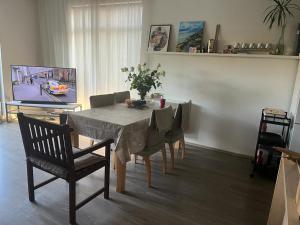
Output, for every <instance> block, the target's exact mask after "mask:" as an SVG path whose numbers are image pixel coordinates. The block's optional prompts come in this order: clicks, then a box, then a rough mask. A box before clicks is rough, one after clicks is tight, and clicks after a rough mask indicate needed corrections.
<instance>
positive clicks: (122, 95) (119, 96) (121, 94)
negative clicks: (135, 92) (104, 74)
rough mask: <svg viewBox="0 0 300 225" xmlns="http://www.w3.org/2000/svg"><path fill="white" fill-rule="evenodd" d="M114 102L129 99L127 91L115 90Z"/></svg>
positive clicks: (122, 101)
mask: <svg viewBox="0 0 300 225" xmlns="http://www.w3.org/2000/svg"><path fill="white" fill-rule="evenodd" d="M114 94H115V100H116V103H124V102H125V100H126V99H130V92H129V91H122V92H115V93H114Z"/></svg>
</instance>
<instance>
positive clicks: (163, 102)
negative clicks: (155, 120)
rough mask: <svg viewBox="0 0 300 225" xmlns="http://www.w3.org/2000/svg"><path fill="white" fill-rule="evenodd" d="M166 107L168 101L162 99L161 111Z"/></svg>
mask: <svg viewBox="0 0 300 225" xmlns="http://www.w3.org/2000/svg"><path fill="white" fill-rule="evenodd" d="M165 105H166V99H164V98H160V108H161V109H163V108H165Z"/></svg>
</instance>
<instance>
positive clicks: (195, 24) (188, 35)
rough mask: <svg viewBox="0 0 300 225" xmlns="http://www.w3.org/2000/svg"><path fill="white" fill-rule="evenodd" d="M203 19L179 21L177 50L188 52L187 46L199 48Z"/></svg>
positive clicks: (201, 38) (200, 45)
mask: <svg viewBox="0 0 300 225" xmlns="http://www.w3.org/2000/svg"><path fill="white" fill-rule="evenodd" d="M203 31H204V21H189V22H181V23H180V26H179V37H178V44H177V46H176V51H177V52H189V48H190V47H193V48H197V50H201V47H202V40H203Z"/></svg>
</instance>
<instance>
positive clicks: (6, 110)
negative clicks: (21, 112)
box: [5, 104, 8, 123]
mask: <svg viewBox="0 0 300 225" xmlns="http://www.w3.org/2000/svg"><path fill="white" fill-rule="evenodd" d="M5 112H6V122H7V123H8V105H7V104H5Z"/></svg>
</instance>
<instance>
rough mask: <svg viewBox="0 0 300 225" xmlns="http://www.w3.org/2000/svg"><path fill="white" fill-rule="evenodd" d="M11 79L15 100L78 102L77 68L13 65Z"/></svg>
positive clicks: (54, 102)
mask: <svg viewBox="0 0 300 225" xmlns="http://www.w3.org/2000/svg"><path fill="white" fill-rule="evenodd" d="M11 80H12V90H13V98H14V100H15V101H21V102H23V103H37V104H40V103H48V104H49V103H53V104H67V103H76V102H77V91H76V70H75V69H72V68H58V67H40V66H20V65H13V66H11Z"/></svg>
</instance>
